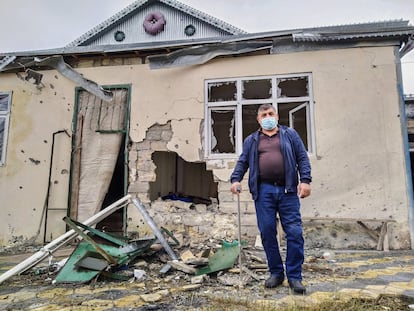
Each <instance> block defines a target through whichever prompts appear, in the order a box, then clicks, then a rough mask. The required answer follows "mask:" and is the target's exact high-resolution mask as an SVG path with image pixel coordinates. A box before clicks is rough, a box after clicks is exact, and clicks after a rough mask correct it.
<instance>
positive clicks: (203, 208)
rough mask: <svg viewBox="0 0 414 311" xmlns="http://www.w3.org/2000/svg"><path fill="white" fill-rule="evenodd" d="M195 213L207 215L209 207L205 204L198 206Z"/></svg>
mask: <svg viewBox="0 0 414 311" xmlns="http://www.w3.org/2000/svg"><path fill="white" fill-rule="evenodd" d="M195 211H196V212H197V213H206V212H207V205H205V204H196V205H195Z"/></svg>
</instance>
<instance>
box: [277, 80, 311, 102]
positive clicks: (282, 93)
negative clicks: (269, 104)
mask: <svg viewBox="0 0 414 311" xmlns="http://www.w3.org/2000/svg"><path fill="white" fill-rule="evenodd" d="M277 87H278V93H279V94H278V95H279V96H278V97H301V96H309V91H308V78H307V77H300V78H288V79H280V80H279V79H278V84H277Z"/></svg>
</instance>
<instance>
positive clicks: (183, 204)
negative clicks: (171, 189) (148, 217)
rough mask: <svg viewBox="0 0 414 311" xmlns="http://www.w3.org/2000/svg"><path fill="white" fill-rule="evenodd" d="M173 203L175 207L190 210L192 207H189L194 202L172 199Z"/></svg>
mask: <svg viewBox="0 0 414 311" xmlns="http://www.w3.org/2000/svg"><path fill="white" fill-rule="evenodd" d="M173 205H174V207H175V208H177V209H179V210H184V211H190V210H191V209H192V208H191V207H192V206H193V205H194V203H191V202H184V201H174V202H173Z"/></svg>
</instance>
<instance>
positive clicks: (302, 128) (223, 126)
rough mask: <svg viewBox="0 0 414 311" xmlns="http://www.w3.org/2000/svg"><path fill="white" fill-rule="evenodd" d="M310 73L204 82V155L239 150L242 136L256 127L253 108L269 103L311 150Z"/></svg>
mask: <svg viewBox="0 0 414 311" xmlns="http://www.w3.org/2000/svg"><path fill="white" fill-rule="evenodd" d="M311 97H312V94H311V75H310V74H300V75H283V76H282V75H280V76H271V77H253V78H238V79H236V80H234V79H232V80H230V81H228V80H214V81H213V80H212V81H207V82H206V99H207V105H206V106H207V107H206V113H207V115H206V124H205V133H206V135H205V137H206V138H207V139H206V156H207V157H211V156H213V157H220V156H225V155H226V154H227V155H228V154H232V155H235V154H240V153H241V149H242V145H243V141H244V139H245V138H246V137H247V136H248V135H249V134H251V133H252V132H254V131H256V130H257V129H258V128H259V124H258V123H257V119H256V117H257V110H258V108H259V106H260V105H262V104H266V103H267V104H272V105H273V106H274V107H275V108H276V110H277V111H278V114H279V123H280V124H282V125H286V126H290V127H292V128H294V129H296V131H297V132H298V133H299V135H300V137H301V138H302V140H303V142H304V144H305V146H306V148H307V150H308V152H313V146H314V144H313V143H312V137H313V136H312V133H311V131H312V120H313V118H312V111H313V101H312V100H311Z"/></svg>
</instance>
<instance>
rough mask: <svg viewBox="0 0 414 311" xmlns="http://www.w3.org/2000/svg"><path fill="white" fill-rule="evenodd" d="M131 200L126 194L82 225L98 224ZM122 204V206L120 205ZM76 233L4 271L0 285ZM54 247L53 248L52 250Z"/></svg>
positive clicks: (68, 234)
mask: <svg viewBox="0 0 414 311" xmlns="http://www.w3.org/2000/svg"><path fill="white" fill-rule="evenodd" d="M130 198H131V195H130V194H127V195H126V196H124V197H123V198H121V199H119V200H118V201H116V202H114V203H112V204H111V205H109V206H108V207H107V208H105V209H103V210H101V211H100V212H99V213H97V214H95V215H93V216H92V217H91V218H88V219H87V220H85V222H84V223H83V224H84V225H87V226H90V225H94V224H96V223H98V222H99V221H101V220H102V219H104V218H105V217H107V216H108V215H111V214H112V213H113V212H115V211H116V210H118V209H120V208H121V207H123V206H124V205H123V204H122V203H124V202H126V201H128V200H129V199H130ZM121 204H122V205H121ZM76 235H77V234H76V232H75V231H74V230H73V229H72V230H70V231H68V232H66V233H65V234H63V235H61V236H60V237H58V238H57V239H55V240H53V241H52V242H50V243H49V244H47V245H45V246H43V247H42V249H41V250H40V251H38V252H36V253H34V254H33V255H32V256H30V257H29V258H27V259H25V260H24V261H22V262H21V263H19V264H17V265H16V266H15V267H13V268H12V269H10V270H8V271H6V272H5V273H3V274H2V275H0V284H1V283H2V282H3V281H5V280H7V279H8V278H10V277H11V276H13V275H15V274H17V273H22V272H24V271H26V270H27V269H29V268H31V267H33V266H35V265H36V264H37V263H39V262H41V261H42V260H43V259H45V258H46V257H47V256H49V254H50V253H52V252H54V251H55V250H57V249H58V248H60V247H62V246H64V245H65V244H66V243H68V242H69V241H70V240H72V239H73V238H74V237H76ZM54 247H55V248H54Z"/></svg>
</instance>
